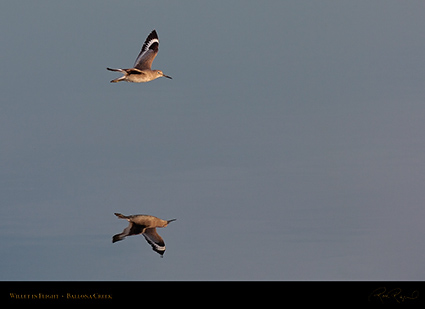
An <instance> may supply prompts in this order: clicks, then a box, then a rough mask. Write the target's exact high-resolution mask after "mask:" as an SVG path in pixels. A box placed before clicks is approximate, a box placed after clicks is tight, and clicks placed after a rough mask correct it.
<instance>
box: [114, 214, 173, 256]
mask: <svg viewBox="0 0 425 309" xmlns="http://www.w3.org/2000/svg"><path fill="white" fill-rule="evenodd" d="M115 215H116V216H117V217H118V218H120V219H126V220H127V221H128V222H130V224H129V225H128V226H127V227H126V228H125V229H124V231H122V233H120V234H116V235H114V236H113V237H112V243H114V242H117V241H120V240H123V239H124V238H125V237H126V236H131V235H139V234H142V235H143V236H144V237H145V238H146V241H147V242H148V243H149V244H150V245H151V246H152V249H153V250H154V251H155V252H157V253H158V254H160V255H161V257H162V256H163V255H164V253H165V243H164V240H163V239H162V237H161V236H159V235H158V233H157V232H156V228H157V227H166V226H167V225H168V224H169V223H170V222H172V221H175V220H176V219H171V220H162V219H159V218H157V217H154V216H149V215H130V216H124V215H122V214H120V213H115Z"/></svg>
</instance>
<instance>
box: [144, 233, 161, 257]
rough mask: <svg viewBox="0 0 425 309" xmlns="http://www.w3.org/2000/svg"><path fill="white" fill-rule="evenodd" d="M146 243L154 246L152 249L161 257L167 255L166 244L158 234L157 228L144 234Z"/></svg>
mask: <svg viewBox="0 0 425 309" xmlns="http://www.w3.org/2000/svg"><path fill="white" fill-rule="evenodd" d="M143 236H145V238H146V241H147V242H148V243H149V244H150V245H151V246H152V249H153V250H154V251H155V252H157V253H159V254H160V255H161V256H162V255H163V254H164V253H165V243H164V240H163V239H162V237H161V236H159V234H158V233H157V232H156V228H149V229H146V230H145V232H144V233H143Z"/></svg>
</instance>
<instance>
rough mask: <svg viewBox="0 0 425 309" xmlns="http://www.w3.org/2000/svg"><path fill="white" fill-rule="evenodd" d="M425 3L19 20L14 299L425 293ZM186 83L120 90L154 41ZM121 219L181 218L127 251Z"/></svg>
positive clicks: (6, 206)
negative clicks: (123, 285)
mask: <svg viewBox="0 0 425 309" xmlns="http://www.w3.org/2000/svg"><path fill="white" fill-rule="evenodd" d="M424 16H425V3H424V2H423V1H388V0H385V1H370V0H367V1H266V2H264V1H201V2H199V1H184V2H183V1H154V2H153V1H118V2H117V1H103V0H102V1H57V0H52V1H7V2H4V3H2V4H1V5H0V29H1V30H0V35H1V36H0V39H1V52H0V61H1V62H0V63H1V74H0V78H1V80H0V93H1V96H0V97H1V104H0V141H1V148H0V155H1V158H0V159H1V174H0V194H1V197H0V203H1V208H0V231H1V243H0V254H1V263H0V274H1V275H0V276H1V278H0V279H1V280H424V279H425V268H424V267H423V261H424V236H423V235H424V230H425V227H424V226H425V225H424V222H423V221H424V216H425V210H424V201H425V121H424V120H425V31H424V29H425V18H424ZM152 29H156V30H157V32H158V35H159V38H160V41H161V45H160V53H159V54H158V56H157V58H156V60H155V61H154V65H153V68H155V69H161V70H163V71H164V73H165V74H168V75H170V76H172V77H173V79H172V80H168V79H158V80H155V81H153V82H150V83H146V84H130V83H119V84H110V83H109V81H110V80H111V79H113V78H116V77H118V76H120V75H118V74H116V73H113V72H109V71H107V70H106V69H105V68H106V67H107V66H109V67H124V68H126V67H131V66H132V64H133V62H134V60H135V58H136V56H137V54H138V53H139V50H140V47H141V45H142V43H143V41H144V40H145V38H146V36H147V35H148V34H149V32H150V31H151V30H152ZM114 212H121V213H124V214H137V213H146V214H152V215H156V216H158V217H160V218H163V219H171V218H177V221H176V222H173V223H172V224H170V226H168V227H167V228H165V229H160V230H159V233H160V234H161V235H162V236H163V237H164V239H165V241H166V244H167V251H166V253H165V255H164V258H163V259H161V258H160V257H159V256H158V255H157V254H156V253H155V252H153V251H152V250H151V248H150V246H149V245H148V244H147V243H146V242H145V240H144V238H143V237H142V236H138V237H135V236H133V237H129V238H127V239H126V240H125V241H123V242H119V243H115V244H112V242H111V237H112V235H114V234H116V233H119V232H121V231H122V230H123V228H124V227H125V226H126V221H123V220H118V219H117V218H116V217H115V216H114V214H113V213H114Z"/></svg>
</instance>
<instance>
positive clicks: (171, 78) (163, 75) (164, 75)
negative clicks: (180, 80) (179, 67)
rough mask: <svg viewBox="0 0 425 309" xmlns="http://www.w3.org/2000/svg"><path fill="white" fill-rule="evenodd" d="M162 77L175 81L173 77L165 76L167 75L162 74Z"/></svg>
mask: <svg viewBox="0 0 425 309" xmlns="http://www.w3.org/2000/svg"><path fill="white" fill-rule="evenodd" d="M162 76H164V77H166V78H169V79H173V78H172V77H171V76H168V75H165V74H162Z"/></svg>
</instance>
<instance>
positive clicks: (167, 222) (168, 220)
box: [167, 219, 177, 224]
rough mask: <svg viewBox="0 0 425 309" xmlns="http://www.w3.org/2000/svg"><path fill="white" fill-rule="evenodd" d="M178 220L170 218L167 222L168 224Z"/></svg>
mask: <svg viewBox="0 0 425 309" xmlns="http://www.w3.org/2000/svg"><path fill="white" fill-rule="evenodd" d="M176 220H177V219H171V220H168V221H167V224H168V223H170V222H173V221H176Z"/></svg>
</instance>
